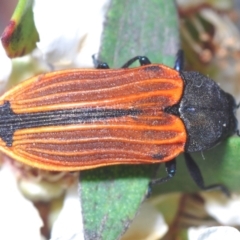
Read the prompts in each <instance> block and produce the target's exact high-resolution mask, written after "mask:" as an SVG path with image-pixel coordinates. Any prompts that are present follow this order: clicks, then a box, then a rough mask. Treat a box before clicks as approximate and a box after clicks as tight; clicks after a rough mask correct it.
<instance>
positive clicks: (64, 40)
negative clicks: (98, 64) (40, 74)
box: [33, 0, 110, 69]
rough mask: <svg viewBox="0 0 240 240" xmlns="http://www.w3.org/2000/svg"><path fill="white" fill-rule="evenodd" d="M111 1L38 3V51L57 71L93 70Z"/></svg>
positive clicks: (47, 0)
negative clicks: (81, 68)
mask: <svg viewBox="0 0 240 240" xmlns="http://www.w3.org/2000/svg"><path fill="white" fill-rule="evenodd" d="M109 2H110V1H109V0H98V1H96V0H88V1H85V0H36V1H35V4H34V8H33V12H34V21H35V25H36V28H37V30H38V33H39V37H40V41H39V43H37V46H38V48H39V49H40V51H41V52H42V54H43V58H44V59H45V60H46V61H47V62H48V63H50V64H51V65H53V66H54V69H56V68H64V67H65V68H69V67H78V66H81V67H93V61H92V58H91V56H92V55H93V54H95V53H98V51H99V48H100V40H101V34H102V30H103V22H104V19H105V13H106V10H107V6H108V4H109Z"/></svg>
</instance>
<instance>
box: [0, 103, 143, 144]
mask: <svg viewBox="0 0 240 240" xmlns="http://www.w3.org/2000/svg"><path fill="white" fill-rule="evenodd" d="M140 113H141V111H140V110H136V109H103V108H99V109H98V108H95V109H89V108H81V109H78V108H72V109H64V110H54V111H46V112H36V113H21V114H16V113H14V112H13V111H12V109H11V104H10V102H9V101H6V102H4V104H3V105H2V106H0V137H1V139H2V140H3V141H4V142H5V143H6V146H8V147H10V146H12V142H13V134H14V132H15V131H16V130H18V129H26V128H34V127H43V126H59V125H68V124H76V123H93V122H96V121H99V120H105V119H109V118H118V117H123V116H131V117H133V116H137V115H139V114H140Z"/></svg>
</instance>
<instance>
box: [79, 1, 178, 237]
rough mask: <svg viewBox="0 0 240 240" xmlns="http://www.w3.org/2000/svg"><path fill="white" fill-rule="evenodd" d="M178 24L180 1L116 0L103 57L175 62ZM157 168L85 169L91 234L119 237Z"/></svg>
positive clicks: (115, 63) (83, 188)
mask: <svg viewBox="0 0 240 240" xmlns="http://www.w3.org/2000/svg"><path fill="white" fill-rule="evenodd" d="M177 27H178V24H177V14H176V9H175V5H174V1H165V0H149V1H143V0H142V1H127V0H122V1H118V0H112V1H111V6H110V8H109V10H108V13H107V22H106V23H105V27H104V32H103V40H102V47H101V51H100V60H101V61H104V62H107V63H108V64H109V66H110V67H118V68H119V67H120V66H122V65H123V64H124V63H125V62H126V61H127V60H129V59H130V58H132V57H135V56H136V55H146V56H147V57H148V58H149V59H150V60H151V61H152V62H159V63H164V64H167V65H170V66H173V63H174V59H175V54H176V52H177V50H178V29H177ZM137 65H139V64H138V63H137ZM109 161H111V159H109ZM157 169H158V165H157V164H152V165H134V166H121V165H119V166H111V167H104V168H99V169H93V170H88V171H83V172H81V177H80V198H81V204H82V211H83V219H84V233H85V239H94V240H100V239H104V240H115V239H119V238H120V236H121V235H122V234H123V233H124V232H125V231H126V229H127V227H128V225H129V223H130V222H131V221H132V219H133V218H134V216H135V214H136V212H137V210H138V207H139V205H140V204H141V202H142V200H143V199H144V198H145V196H146V193H147V192H148V184H149V181H150V179H151V178H152V177H153V176H154V175H155V173H156V171H157Z"/></svg>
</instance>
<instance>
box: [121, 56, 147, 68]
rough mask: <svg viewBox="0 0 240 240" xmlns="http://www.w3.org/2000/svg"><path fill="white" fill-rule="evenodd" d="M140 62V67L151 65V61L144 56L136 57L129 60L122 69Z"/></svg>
mask: <svg viewBox="0 0 240 240" xmlns="http://www.w3.org/2000/svg"><path fill="white" fill-rule="evenodd" d="M136 61H139V63H140V65H141V66H143V65H148V64H151V62H150V60H149V59H148V58H147V57H144V56H136V57H134V58H131V59H130V60H128V61H127V62H126V63H125V64H124V65H123V66H122V68H128V67H129V66H130V65H132V64H133V63H134V62H136Z"/></svg>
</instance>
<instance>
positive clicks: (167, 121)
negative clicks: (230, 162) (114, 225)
mask: <svg viewBox="0 0 240 240" xmlns="http://www.w3.org/2000/svg"><path fill="white" fill-rule="evenodd" d="M135 61H139V62H140V67H135V68H129V66H130V65H131V64H132V63H133V62H135ZM97 65H98V66H97V69H68V70H63V71H56V72H50V73H46V74H41V75H38V76H35V77H32V78H31V79H29V80H26V81H24V82H22V83H20V84H19V85H17V86H15V87H14V88H13V89H11V90H10V91H8V92H6V93H5V94H4V95H3V96H2V97H1V98H0V151H2V152H3V153H5V154H6V155H8V156H10V157H12V158H13V159H15V160H17V161H19V162H21V163H24V164H28V165H30V166H32V167H36V168H41V169H46V170H52V171H77V170H85V169H91V168H96V167H101V166H109V165H116V164H150V163H163V162H164V163H165V166H166V171H167V174H168V175H167V177H164V178H161V179H156V180H153V182H152V183H161V182H165V181H167V180H168V179H170V178H171V177H173V176H174V174H175V172H176V161H175V158H176V157H177V156H178V155H179V154H180V153H183V154H184V157H185V160H186V165H187V167H188V169H189V171H190V174H191V175H192V178H193V179H194V181H195V182H196V183H197V185H198V186H199V187H200V188H201V189H208V188H213V187H220V188H221V189H222V190H223V191H225V192H227V191H228V190H227V189H226V188H225V187H224V186H223V185H221V184H215V185H211V186H207V187H206V186H205V185H204V181H203V178H202V175H201V172H200V170H199V168H198V166H197V165H196V163H195V162H194V160H193V159H192V157H191V155H190V153H191V152H197V151H204V150H206V149H209V148H212V147H214V146H215V145H217V144H218V143H220V142H221V141H222V140H224V139H226V138H227V137H229V136H230V135H232V134H234V133H236V132H237V120H236V117H235V111H236V108H237V105H236V103H235V100H234V98H233V97H232V96H231V95H230V94H228V93H226V92H224V91H223V90H222V89H221V88H220V87H219V86H218V84H217V83H215V82H214V81H213V80H211V79H210V78H208V77H206V76H204V75H202V74H200V73H197V72H188V71H183V69H182V68H183V53H182V51H179V53H178V55H177V59H176V62H175V66H174V68H170V67H167V66H164V65H162V64H152V63H151V62H150V61H149V59H148V58H147V57H143V56H137V57H134V58H132V59H130V60H129V61H128V62H127V63H126V64H124V65H123V67H122V68H120V69H110V68H109V67H108V65H107V64H106V63H102V62H97Z"/></svg>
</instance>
